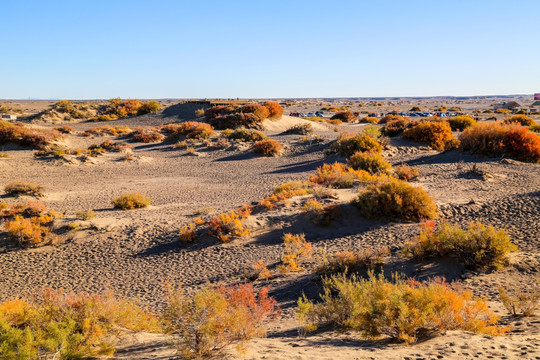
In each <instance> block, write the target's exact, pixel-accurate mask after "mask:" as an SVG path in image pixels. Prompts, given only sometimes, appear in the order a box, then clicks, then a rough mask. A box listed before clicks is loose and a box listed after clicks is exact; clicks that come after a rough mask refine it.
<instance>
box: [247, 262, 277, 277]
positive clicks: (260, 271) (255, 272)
mask: <svg viewBox="0 0 540 360" xmlns="http://www.w3.org/2000/svg"><path fill="white" fill-rule="evenodd" d="M271 276H272V272H271V271H270V270H268V267H266V264H265V263H264V261H263V260H258V261H256V262H255V263H254V264H253V265H251V269H250V270H248V271H246V277H247V278H248V279H249V280H252V281H254V280H267V279H269V278H270V277H271Z"/></svg>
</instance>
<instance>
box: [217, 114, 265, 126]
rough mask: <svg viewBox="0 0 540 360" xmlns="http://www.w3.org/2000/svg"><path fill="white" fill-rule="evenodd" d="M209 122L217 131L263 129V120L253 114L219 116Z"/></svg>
mask: <svg viewBox="0 0 540 360" xmlns="http://www.w3.org/2000/svg"><path fill="white" fill-rule="evenodd" d="M208 122H209V123H210V124H211V125H212V126H213V127H215V128H216V129H236V128H239V127H245V128H259V129H260V128H261V123H262V120H261V119H260V118H259V117H258V116H257V115H255V114H252V113H234V114H227V115H218V116H215V117H212V118H210V119H208Z"/></svg>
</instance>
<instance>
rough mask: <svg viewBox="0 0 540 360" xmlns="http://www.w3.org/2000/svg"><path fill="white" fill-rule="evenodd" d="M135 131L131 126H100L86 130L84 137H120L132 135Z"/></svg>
mask: <svg viewBox="0 0 540 360" xmlns="http://www.w3.org/2000/svg"><path fill="white" fill-rule="evenodd" d="M132 131H133V130H132V129H131V128H130V127H129V126H109V125H105V126H100V127H96V128H92V129H88V130H85V132H83V135H84V136H103V135H112V136H120V135H127V134H129V133H131V132H132Z"/></svg>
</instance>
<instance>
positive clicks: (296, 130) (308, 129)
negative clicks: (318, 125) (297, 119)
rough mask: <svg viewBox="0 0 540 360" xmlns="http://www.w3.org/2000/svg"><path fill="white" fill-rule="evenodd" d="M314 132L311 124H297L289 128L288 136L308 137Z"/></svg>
mask: <svg viewBox="0 0 540 360" xmlns="http://www.w3.org/2000/svg"><path fill="white" fill-rule="evenodd" d="M312 132H313V126H312V125H311V124H309V123H307V124H297V125H294V126H292V127H290V128H288V129H287V130H286V131H285V133H286V134H298V135H308V134H311V133H312Z"/></svg>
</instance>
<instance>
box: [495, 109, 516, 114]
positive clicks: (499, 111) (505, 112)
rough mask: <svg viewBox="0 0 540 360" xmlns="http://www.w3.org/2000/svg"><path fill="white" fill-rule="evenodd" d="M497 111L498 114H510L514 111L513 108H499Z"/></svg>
mask: <svg viewBox="0 0 540 360" xmlns="http://www.w3.org/2000/svg"><path fill="white" fill-rule="evenodd" d="M495 112H496V113H497V114H510V113H511V112H512V110H509V109H497V110H495Z"/></svg>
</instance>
